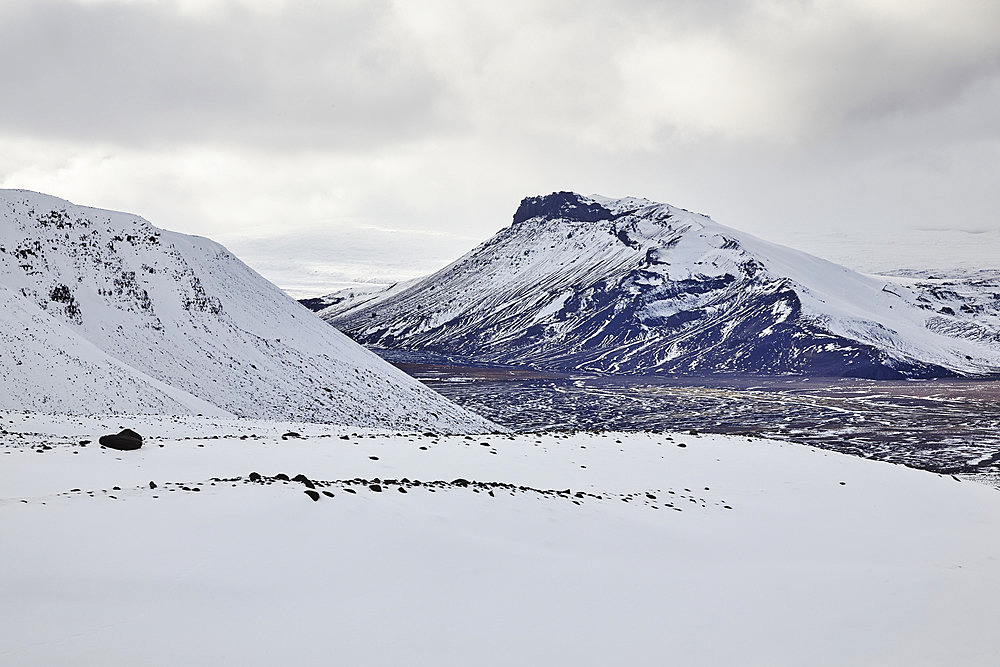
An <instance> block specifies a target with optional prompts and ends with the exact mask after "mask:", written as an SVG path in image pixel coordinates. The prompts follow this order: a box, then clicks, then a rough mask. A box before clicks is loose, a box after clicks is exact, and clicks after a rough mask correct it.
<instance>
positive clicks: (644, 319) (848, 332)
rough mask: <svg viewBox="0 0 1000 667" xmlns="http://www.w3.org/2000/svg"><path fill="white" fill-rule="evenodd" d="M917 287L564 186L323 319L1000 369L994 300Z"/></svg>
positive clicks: (585, 358)
mask: <svg viewBox="0 0 1000 667" xmlns="http://www.w3.org/2000/svg"><path fill="white" fill-rule="evenodd" d="M918 282H919V281H910V283H909V284H907V281H906V280H905V279H903V278H891V279H890V278H885V277H879V276H866V275H862V274H859V273H856V272H853V271H850V270H849V269H846V268H844V267H841V266H837V265H835V264H832V263H830V262H828V261H825V260H822V259H820V258H818V257H813V256H811V255H807V254H805V253H802V252H799V251H796V250H792V249H790V248H786V247H782V246H778V245H775V244H772V243H768V242H766V241H762V240H760V239H757V238H755V237H753V236H750V235H748V234H744V233H742V232H739V231H737V230H735V229H731V228H728V227H725V226H723V225H720V224H718V223H716V222H714V221H712V220H711V219H709V218H707V217H705V216H702V215H697V214H694V213H691V212H689V211H685V210H682V209H678V208H675V207H673V206H669V205H666V204H657V203H654V202H650V201H648V200H645V199H635V198H627V199H608V198H604V197H598V196H592V197H584V196H581V195H577V194H574V193H568V192H560V193H553V194H551V195H548V196H544V197H532V198H527V199H525V200H523V201H522V202H521V206H520V208H519V209H518V211H517V212H516V213H515V215H514V221H513V224H512V225H511V226H510V227H507V228H506V229H504V230H502V231H501V232H499V233H498V234H497V235H496V236H494V237H493V238H492V239H490V240H489V241H487V242H485V243H483V244H482V245H481V246H479V247H478V248H476V249H474V250H473V251H471V252H469V253H468V254H467V255H465V256H464V257H462V258H461V259H459V260H458V261H456V262H454V263H453V264H451V265H450V266H448V267H446V268H444V269H442V270H441V271H438V272H437V273H435V274H433V275H431V276H429V277H428V278H425V279H424V280H421V281H419V282H417V283H416V284H415V285H413V286H411V287H409V288H408V289H405V290H402V291H399V292H397V293H394V294H389V295H386V296H385V297H384V298H381V297H379V298H376V299H374V300H373V301H371V302H370V303H367V304H362V305H361V306H360V307H354V308H351V309H348V310H347V311H346V312H345V311H343V309H341V308H336V307H335V308H333V309H331V310H330V311H329V312H328V313H325V317H326V319H327V320H328V321H329V322H331V323H332V324H334V325H335V326H337V327H338V328H340V329H341V330H342V331H345V332H346V333H348V334H349V335H350V336H351V337H353V338H354V339H355V340H357V341H359V342H362V343H364V344H366V345H369V346H373V347H384V348H401V349H414V350H427V351H432V352H439V353H445V354H457V355H465V356H468V357H473V358H476V359H480V360H486V361H495V362H503V363H515V364H530V365H534V366H536V367H540V368H547V369H556V370H576V369H580V370H590V371H599V372H610V373H657V372H672V373H692V374H709V373H757V374H786V373H796V374H800V373H801V374H811V375H826V376H856V377H869V378H901V377H939V376H944V375H950V374H965V375H988V374H994V373H998V372H1000V318H987V317H983V316H982V312H983V310H984V308H986V309H992V311H993V312H1000V294H993V295H992V296H991V297H990V299H991V301H990V303H987V304H985V306H984V305H983V304H978V305H967V308H959V309H957V310H956V308H955V307H954V306H957V305H958V304H957V302H956V303H951V302H950V301H949V300H950V299H951V295H947V294H940V293H939V294H937V295H934V294H933V293H930V292H928V290H927V289H926V288H925V287H926V286H924V287H921V285H919V284H917V283H918ZM942 299H944V301H942ZM959 300H961V299H959ZM963 303H965V301H963ZM980 306H983V307H982V308H981V307H980ZM321 315H324V313H323V312H322V311H321Z"/></svg>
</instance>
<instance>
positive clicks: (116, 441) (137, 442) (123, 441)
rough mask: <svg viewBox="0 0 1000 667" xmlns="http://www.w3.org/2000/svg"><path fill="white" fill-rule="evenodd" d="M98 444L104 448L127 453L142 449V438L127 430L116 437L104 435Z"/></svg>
mask: <svg viewBox="0 0 1000 667" xmlns="http://www.w3.org/2000/svg"><path fill="white" fill-rule="evenodd" d="M98 442H100V443H101V446H102V447H107V448H108V449H117V450H120V451H124V452H127V451H132V450H134V449H139V448H140V447H142V436H141V435H139V434H138V433H136V432H135V431H133V430H132V429H128V428H126V429H124V430H122V431H121V432H120V433H117V434H115V435H102V436H101V438H100V440H99V441H98Z"/></svg>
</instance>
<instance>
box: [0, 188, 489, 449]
mask: <svg viewBox="0 0 1000 667" xmlns="http://www.w3.org/2000/svg"><path fill="white" fill-rule="evenodd" d="M0 299H2V300H3V317H2V318H0V352H2V354H0V373H2V375H3V377H4V381H3V388H2V389H0V406H2V407H6V408H15V409H32V410H45V411H51V412H77V413H103V412H109V411H110V412H148V413H171V414H186V413H192V414H194V413H202V414H220V415H221V414H231V415H238V416H247V417H258V418H284V419H297V420H303V419H306V420H310V421H318V422H330V423H344V424H359V425H380V426H384V427H393V428H407V429H422V428H432V429H443V430H446V431H454V430H466V429H473V430H484V429H485V430H490V425H489V424H488V423H486V422H485V421H484V420H481V419H479V418H477V417H475V416H473V415H471V414H469V413H467V412H465V411H463V410H461V409H459V408H457V407H456V406H454V405H453V404H451V403H450V402H448V401H446V400H445V399H443V398H441V397H440V396H438V395H437V394H435V393H433V392H431V391H429V390H427V389H426V388H424V387H423V386H422V385H420V384H419V383H417V382H415V381H413V380H411V379H410V378H408V377H407V376H405V375H404V374H402V373H400V372H399V371H397V370H396V369H394V368H392V367H391V366H389V365H388V364H385V363H383V362H382V361H381V360H379V359H378V358H377V357H375V355H373V354H371V353H369V352H367V351H366V350H364V349H362V348H361V347H360V346H358V345H356V344H355V343H353V342H351V341H350V340H349V339H347V338H346V337H344V336H343V335H341V334H339V333H337V332H335V331H332V330H331V328H330V327H328V326H326V325H325V324H324V323H323V322H322V321H321V320H319V319H318V318H316V317H315V316H314V315H313V314H312V313H310V312H309V311H307V310H306V309H305V308H303V307H301V306H300V305H299V304H297V303H296V302H294V301H293V300H292V299H290V298H289V297H288V296H287V295H285V294H284V293H283V292H281V290H279V289H278V288H277V287H275V286H274V285H272V284H270V283H268V282H267V281H266V280H264V279H263V278H261V277H260V276H259V275H258V274H256V273H255V272H254V271H252V270H251V269H250V268H249V267H247V266H246V265H244V264H243V263H242V262H240V261H239V260H238V259H236V258H235V257H234V256H233V255H231V254H230V253H229V252H228V251H226V249H225V248H223V247H222V246H220V245H218V244H216V243H213V242H212V241H209V240H206V239H203V238H198V237H192V236H186V235H183V234H176V233H172V232H167V231H163V230H160V229H157V228H155V227H153V226H152V225H150V224H149V223H148V222H146V221H145V220H143V219H142V218H139V217H136V216H133V215H129V214H124V213H116V212H111V211H102V210H97V209H90V208H84V207H79V206H74V205H73V204H70V203H69V202H66V201H63V200H60V199H56V198H54V197H49V196H46V195H41V194H37V193H32V192H25V191H16V190H14V191H12V190H6V191H0Z"/></svg>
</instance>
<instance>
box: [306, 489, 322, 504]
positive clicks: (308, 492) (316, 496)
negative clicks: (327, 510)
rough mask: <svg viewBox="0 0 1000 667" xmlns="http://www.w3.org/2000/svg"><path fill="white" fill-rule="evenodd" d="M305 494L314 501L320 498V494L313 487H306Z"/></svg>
mask: <svg viewBox="0 0 1000 667" xmlns="http://www.w3.org/2000/svg"><path fill="white" fill-rule="evenodd" d="M305 494H306V495H307V496H309V497H310V498H312V499H313V502H315V501H317V500H319V494H318V493H316V492H315V491H313V490H312V489H306V491H305Z"/></svg>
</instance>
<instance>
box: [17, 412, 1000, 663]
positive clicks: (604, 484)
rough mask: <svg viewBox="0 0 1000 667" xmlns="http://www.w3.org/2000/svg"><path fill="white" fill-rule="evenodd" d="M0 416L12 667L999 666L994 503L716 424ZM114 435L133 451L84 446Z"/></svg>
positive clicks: (999, 563) (988, 497)
mask: <svg viewBox="0 0 1000 667" xmlns="http://www.w3.org/2000/svg"><path fill="white" fill-rule="evenodd" d="M0 417H2V425H3V427H4V429H5V432H2V433H0V442H2V445H0V536H2V537H0V564H2V567H0V600H2V601H3V604H2V605H0V664H4V665H52V664H87V665H89V664H101V665H250V664H253V665H275V664H296V663H311V664H326V665H337V664H345V665H346V664H359V665H398V664H414V665H453V664H455V665H457V664H462V665H493V664H495V665H541V664H548V665H570V664H577V665H597V664H601V665H608V664H615V665H812V666H816V665H907V666H913V665H995V664H996V648H995V637H996V632H997V630H998V629H1000V621H998V618H1000V615H998V613H997V611H998V609H1000V493H998V492H997V491H996V490H994V489H991V488H988V487H986V486H982V485H978V484H975V483H970V482H957V481H955V480H954V479H952V478H951V477H946V476H940V475H934V474H930V473H926V472H921V471H916V470H911V469H908V468H903V467H898V466H892V465H888V464H884V463H877V462H873V461H868V460H864V459H859V458H853V457H848V456H843V455H839V454H836V453H832V452H827V451H821V450H816V449H812V448H809V447H805V446H801V445H794V444H781V443H776V442H770V441H764V440H748V439H743V438H736V437H727V436H717V435H711V436H709V435H687V434H673V435H668V434H647V433H638V434H637V433H632V434H615V433H608V434H595V433H577V434H573V435H560V434H545V435H516V436H514V435H487V436H475V437H474V438H473V439H468V438H467V437H463V436H448V437H438V436H420V435H405V434H404V435H401V434H377V433H364V434H360V435H355V434H352V433H351V432H350V429H348V430H347V431H346V432H345V431H340V430H338V429H337V428H336V427H331V426H329V425H308V424H285V423H280V424H276V423H268V422H255V421H248V420H219V419H215V418H196V417H184V418H170V417H134V418H121V417H114V418H107V419H103V420H102V418H97V417H64V416H42V415H31V414H25V413H2V414H0ZM125 426H128V427H131V428H133V429H135V430H137V431H138V432H140V433H141V434H143V435H144V436H146V442H145V444H144V446H143V448H142V449H140V450H138V451H134V452H118V451H113V450H107V449H102V448H100V447H98V446H97V445H96V439H97V437H98V436H100V435H102V434H104V433H110V432H113V431H117V430H119V429H120V428H121V427H125ZM288 431H296V432H297V433H299V434H301V435H302V436H303V437H287V438H285V439H283V438H282V434H284V433H286V432H288ZM345 435H346V436H347V438H346V439H344V438H343V437H342V436H345ZM81 440H91V441H94V442H91V443H90V444H87V445H86V446H81V445H80V444H79V442H80V441H81ZM484 443H485V444H484ZM251 472H257V473H259V474H260V475H261V478H260V480H258V481H250V473H251ZM279 473H283V474H284V475H286V476H287V477H290V478H294V477H295V476H296V475H298V474H302V475H305V477H307V478H308V479H309V480H311V481H310V482H309V484H312V485H313V486H315V489H310V488H309V485H308V484H305V483H302V482H296V481H283V480H279V479H275V477H276V476H277V475H278V474H279ZM404 479H405V481H404ZM376 480H377V481H376ZM463 480H467V481H468V482H469V483H468V484H465V483H464V482H463ZM418 481H419V483H418ZM150 482H153V484H154V485H155V488H151V487H152V486H153V485H151V484H150ZM371 485H377V488H379V489H381V490H380V491H376V490H373V489H372V488H371ZM115 487H118V488H115ZM520 487H523V488H520ZM185 488H186V489H187V490H185ZM401 489H402V491H401ZM307 491H313V492H314V493H315V494H317V495H318V497H319V500H318V501H314V500H312V499H311V498H310V496H309V495H307V493H306V492H307ZM403 491H405V492H403ZM324 492H325V493H324ZM352 492H353V493H352ZM326 494H332V496H330V495H326Z"/></svg>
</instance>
